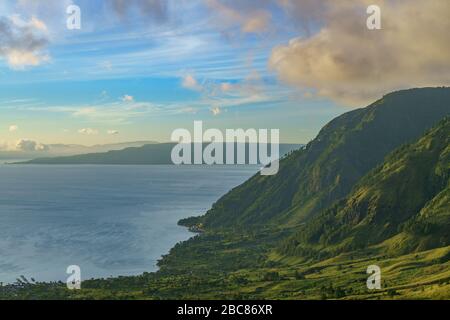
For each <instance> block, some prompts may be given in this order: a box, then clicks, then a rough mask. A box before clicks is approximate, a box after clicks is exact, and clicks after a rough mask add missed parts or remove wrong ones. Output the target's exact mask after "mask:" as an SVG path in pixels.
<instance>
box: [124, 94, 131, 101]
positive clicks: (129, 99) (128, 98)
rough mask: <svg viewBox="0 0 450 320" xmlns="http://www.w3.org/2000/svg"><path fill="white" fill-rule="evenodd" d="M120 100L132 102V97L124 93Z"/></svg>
mask: <svg viewBox="0 0 450 320" xmlns="http://www.w3.org/2000/svg"><path fill="white" fill-rule="evenodd" d="M122 101H123V102H134V97H133V96H130V95H128V94H126V95H124V96H123V97H122Z"/></svg>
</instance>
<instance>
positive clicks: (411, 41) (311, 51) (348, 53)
mask: <svg viewBox="0 0 450 320" xmlns="http://www.w3.org/2000/svg"><path fill="white" fill-rule="evenodd" d="M284 2H286V3H289V5H291V6H293V7H294V8H296V9H298V10H299V11H300V9H301V8H302V7H301V5H302V4H303V3H305V1H289V0H284ZM306 2H308V3H309V5H310V7H309V10H312V12H315V17H316V18H317V21H321V22H322V23H323V24H322V26H321V28H320V29H319V30H318V31H317V32H316V33H315V34H313V35H310V36H306V37H299V38H295V39H292V40H291V41H290V42H289V43H288V44H287V45H282V46H279V47H276V48H274V49H273V52H272V55H271V57H270V61H269V66H270V67H271V69H272V70H274V71H275V72H276V73H277V74H278V76H279V78H280V79H281V80H282V81H285V82H287V83H289V84H292V85H295V86H298V87H300V88H306V89H311V90H312V91H314V92H316V93H317V94H318V95H320V96H324V97H327V98H330V99H332V100H334V101H337V102H338V103H341V104H344V105H348V106H361V105H364V104H366V103H368V102H370V101H373V100H374V99H377V98H379V97H380V96H382V95H383V94H384V93H387V92H390V91H394V90H397V89H402V88H409V87H422V86H442V85H450V64H449V61H450V41H448V30H450V19H448V12H450V1H440V0H429V1H421V0H410V1H404V2H401V1H400V2H396V1H381V0H379V1H375V0H374V1H365V0H359V2H357V3H355V1H350V0H342V1H324V2H321V4H320V5H319V4H317V5H314V3H316V2H314V3H313V2H312V1H306ZM369 2H370V4H378V5H380V7H381V14H382V30H368V29H367V27H366V19H367V17H368V15H367V14H366V9H367V5H368V3H369ZM317 3H319V2H317ZM303 9H308V7H303ZM319 9H320V10H319ZM292 12H295V10H292ZM302 12H303V13H302V14H303V15H304V14H307V13H308V12H307V11H306V10H303V11H302Z"/></svg>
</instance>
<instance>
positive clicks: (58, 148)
mask: <svg viewBox="0 0 450 320" xmlns="http://www.w3.org/2000/svg"><path fill="white" fill-rule="evenodd" d="M154 143H157V142H155V141H131V142H121V143H112V144H99V145H93V146H84V145H79V144H46V145H42V148H40V149H39V150H0V159H1V160H8V159H34V158H37V157H58V156H71V155H76V154H83V153H95V152H107V151H111V150H120V149H124V148H129V147H141V146H143V145H146V144H154Z"/></svg>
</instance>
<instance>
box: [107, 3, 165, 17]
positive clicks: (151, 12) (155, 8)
mask: <svg viewBox="0 0 450 320" xmlns="http://www.w3.org/2000/svg"><path fill="white" fill-rule="evenodd" d="M107 4H108V5H110V6H111V8H112V9H113V11H114V12H115V13H116V14H117V15H118V16H119V17H120V18H122V19H125V18H127V17H128V15H129V14H130V13H131V12H133V13H137V14H139V15H140V16H141V17H144V18H148V19H151V20H154V21H155V22H159V23H161V22H165V21H167V20H168V16H169V1H168V0H110V1H107Z"/></svg>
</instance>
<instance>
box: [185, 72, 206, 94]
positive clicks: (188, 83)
mask: <svg viewBox="0 0 450 320" xmlns="http://www.w3.org/2000/svg"><path fill="white" fill-rule="evenodd" d="M181 85H182V86H183V87H184V88H186V89H190V90H195V91H201V90H202V86H201V85H200V84H199V83H198V81H197V80H196V79H195V78H194V77H193V76H192V75H190V74H188V75H186V76H184V77H183V81H182V83H181Z"/></svg>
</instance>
